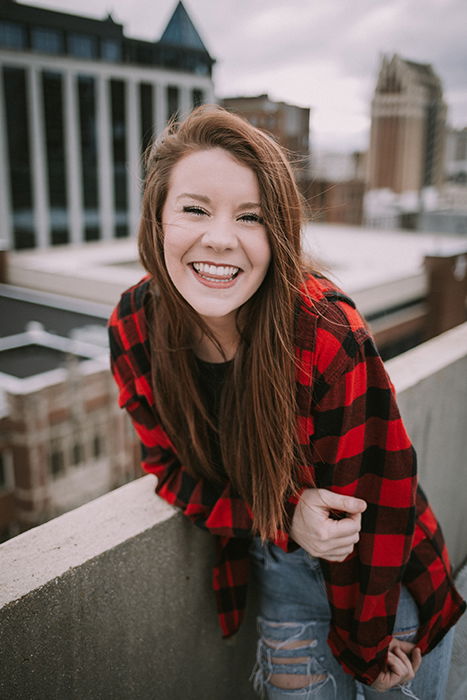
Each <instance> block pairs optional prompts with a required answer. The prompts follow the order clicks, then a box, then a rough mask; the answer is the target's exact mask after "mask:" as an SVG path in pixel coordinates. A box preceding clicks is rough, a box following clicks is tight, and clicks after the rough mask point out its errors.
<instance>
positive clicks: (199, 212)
mask: <svg viewBox="0 0 467 700" xmlns="http://www.w3.org/2000/svg"><path fill="white" fill-rule="evenodd" d="M183 211H184V213H185V214H195V215H196V216H203V215H204V214H207V212H205V211H204V209H201V207H183Z"/></svg>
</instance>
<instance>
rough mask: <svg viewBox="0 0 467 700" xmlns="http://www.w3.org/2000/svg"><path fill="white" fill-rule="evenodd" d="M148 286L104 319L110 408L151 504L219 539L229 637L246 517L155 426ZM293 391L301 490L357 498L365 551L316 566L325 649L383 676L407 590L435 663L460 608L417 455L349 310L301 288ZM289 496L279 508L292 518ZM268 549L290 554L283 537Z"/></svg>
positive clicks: (347, 665) (312, 285) (238, 599)
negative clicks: (127, 420)
mask: <svg viewBox="0 0 467 700" xmlns="http://www.w3.org/2000/svg"><path fill="white" fill-rule="evenodd" d="M150 285H151V279H150V278H149V277H145V278H143V280H141V281H140V282H139V283H138V284H137V285H135V286H134V287H132V288H130V289H129V290H127V291H126V292H124V293H123V295H122V297H121V300H120V302H119V304H118V305H117V307H116V308H115V310H114V312H113V313H112V316H111V318H110V320H109V337H110V352H111V367H112V372H113V375H114V377H115V380H116V382H117V385H118V388H119V404H120V406H121V407H122V408H125V409H126V410H127V411H128V413H129V414H130V416H131V419H132V421H133V425H134V427H135V430H136V432H137V434H138V436H139V438H140V440H141V445H142V467H143V469H144V470H145V471H146V472H149V473H152V474H155V475H156V476H157V486H156V493H158V494H159V496H161V497H162V498H164V499H165V500H166V501H168V502H169V503H171V504H173V505H174V506H177V507H178V508H180V509H181V510H182V511H183V513H184V514H185V515H186V516H187V517H188V518H190V519H191V520H192V521H193V522H194V523H195V524H196V525H198V526H199V527H201V528H203V529H205V530H207V531H209V532H210V533H212V534H213V535H215V536H216V539H217V562H216V565H215V567H214V570H213V588H214V591H215V595H216V601H217V609H218V616H219V622H220V626H221V629H222V632H223V635H224V636H225V637H227V636H230V635H232V634H233V633H234V632H236V631H237V630H238V628H239V626H240V623H241V620H242V617H243V613H244V609H245V605H246V596H247V586H248V570H249V566H248V546H249V539H250V538H251V536H252V534H253V533H252V517H251V510H250V508H249V506H248V504H247V503H245V502H244V501H243V500H242V499H241V498H240V497H239V495H238V494H237V493H235V491H234V490H233V488H232V486H231V485H230V483H229V482H228V481H226V482H225V483H224V484H223V485H222V486H218V485H213V484H211V483H209V482H208V481H206V480H204V479H195V478H193V477H192V476H190V475H189V474H188V472H187V471H186V469H185V467H184V466H183V465H182V464H181V463H180V460H179V458H178V456H177V454H176V452H175V449H174V447H173V445H172V443H171V441H170V438H169V436H168V435H167V433H166V432H165V430H164V428H163V426H162V425H161V422H160V419H159V416H158V413H157V406H155V405H154V397H153V392H152V388H151V368H150V351H149V334H148V327H147V321H146V319H147V317H148V305H149V304H150V303H151V299H152V295H151V294H149V290H150ZM295 345H296V348H295V352H296V390H297V428H298V440H299V442H300V444H301V445H302V448H303V454H304V459H303V462H304V463H303V464H300V465H299V469H298V472H299V480H300V484H299V486H300V489H299V493H300V492H301V490H303V489H304V488H307V487H310V486H312V485H316V486H319V487H321V488H326V489H330V490H332V491H335V492H337V493H341V494H348V495H351V496H356V497H359V498H362V499H364V500H365V501H366V503H367V509H366V511H365V512H364V514H363V517H362V530H361V533H360V541H359V542H358V544H357V545H356V547H355V549H354V551H353V552H352V554H351V555H350V556H349V557H347V559H346V560H345V561H344V562H340V563H331V562H328V561H324V560H322V561H321V567H322V570H323V574H324V577H325V581H326V588H327V594H328V598H329V603H330V607H331V627H330V633H329V638H328V643H329V645H330V647H331V649H332V651H333V653H334V655H335V656H336V658H337V659H338V660H339V662H340V663H341V665H342V666H343V668H344V669H345V670H346V671H347V672H349V673H351V674H352V675H353V676H355V677H356V678H357V679H358V680H361V681H362V682H364V683H367V684H371V683H372V682H373V681H374V680H375V678H376V677H377V675H378V674H379V672H380V671H381V670H382V668H383V667H384V664H385V661H386V658H387V652H388V645H389V642H390V639H391V634H392V630H393V625H394V620H395V614H396V609H397V604H398V599H399V593H400V586H401V584H402V583H403V584H404V585H405V586H407V588H408V589H409V590H410V592H411V593H412V595H413V597H414V598H415V600H416V602H417V604H418V607H419V611H420V626H419V631H418V639H417V644H418V646H419V647H420V649H421V651H422V653H424V654H425V653H427V652H428V651H430V650H431V649H432V648H433V647H434V646H435V645H436V644H437V643H438V642H439V641H440V640H441V638H442V637H443V636H444V634H445V633H446V632H447V630H448V629H449V628H450V627H451V626H452V625H453V624H454V623H455V622H456V620H457V619H458V618H459V617H460V615H461V614H462V612H463V611H464V609H465V603H464V601H463V600H462V599H461V598H460V596H459V594H458V593H457V591H456V590H455V588H454V585H453V582H452V577H451V569H450V564H449V559H448V555H447V551H446V546H445V543H444V539H443V535H442V533H441V530H440V527H439V524H438V522H437V520H436V518H435V516H434V514H433V512H432V510H431V508H430V506H429V504H428V502H427V500H426V498H425V495H424V494H423V491H422V490H421V488H420V487H419V486H418V485H417V478H416V456H415V452H414V449H413V447H412V445H411V442H410V440H409V438H408V436H407V433H406V431H405V428H404V426H403V423H402V421H401V418H400V415H399V411H398V409H397V405H396V401H395V395H394V389H393V387H392V385H391V382H390V380H389V378H388V376H387V374H386V371H385V369H384V365H383V363H382V361H381V358H380V357H379V355H378V352H377V350H376V348H375V346H374V343H373V340H372V338H371V336H370V334H369V332H368V331H367V329H366V326H365V324H364V322H363V321H362V319H361V317H360V316H359V314H358V312H357V311H356V309H355V307H354V304H353V302H352V301H351V300H350V299H349V298H348V297H346V296H345V295H344V294H343V293H342V292H341V291H340V290H339V289H338V288H337V287H335V286H334V285H333V284H332V283H331V282H329V281H328V280H325V279H323V278H321V277H318V276H310V277H309V278H308V280H307V284H306V288H305V289H304V290H302V294H301V297H300V299H298V300H297V313H296V342H295ZM297 500H298V498H297V496H295V497H290V498H289V499H288V502H287V504H286V508H287V512H288V515H289V521H290V518H292V516H293V512H294V508H295V505H296V503H297ZM276 544H278V545H279V546H281V547H282V548H283V549H284V550H285V551H289V549H293V548H294V547H295V546H296V545H295V543H294V542H293V541H292V540H291V539H290V538H289V536H288V533H287V532H280V533H279V535H278V537H277V539H276Z"/></svg>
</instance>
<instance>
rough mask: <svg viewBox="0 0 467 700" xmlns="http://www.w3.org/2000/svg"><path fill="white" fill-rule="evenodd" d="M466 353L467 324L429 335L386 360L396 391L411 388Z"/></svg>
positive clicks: (400, 391)
mask: <svg viewBox="0 0 467 700" xmlns="http://www.w3.org/2000/svg"><path fill="white" fill-rule="evenodd" d="M466 354H467V323H463V324H462V325H460V326H456V327H455V328H452V329H451V330H449V331H446V333H442V334H441V335H438V336H436V338H431V340H428V341H427V342H426V343H422V344H421V345H418V346H417V347H416V348H412V350H408V351H407V352H404V353H402V354H401V355H398V356H397V357H394V358H393V359H392V360H389V361H388V362H387V363H386V367H387V370H388V372H389V374H390V375H391V377H392V380H393V382H394V385H395V387H396V390H397V392H398V393H402V392H404V391H406V390H407V389H410V388H413V387H414V386H415V385H416V384H418V383H419V382H421V381H423V380H424V379H428V378H429V377H432V376H433V375H435V374H437V373H438V372H440V371H442V370H443V369H445V368H446V367H449V365H452V364H453V363H455V362H457V361H459V360H462V358H464V357H465V356H466Z"/></svg>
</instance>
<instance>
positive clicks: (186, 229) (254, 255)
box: [162, 148, 271, 328]
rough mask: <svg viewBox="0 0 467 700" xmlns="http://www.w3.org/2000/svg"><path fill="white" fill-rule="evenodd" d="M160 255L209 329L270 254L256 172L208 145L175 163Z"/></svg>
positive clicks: (260, 273) (249, 286)
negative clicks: (206, 148)
mask: <svg viewBox="0 0 467 700" xmlns="http://www.w3.org/2000/svg"><path fill="white" fill-rule="evenodd" d="M162 229H163V234H164V257H165V264H166V267H167V271H168V273H169V276H170V278H171V280H172V282H173V284H174V285H175V287H176V288H177V289H178V291H179V292H180V294H181V295H182V297H184V299H185V300H186V301H187V302H188V303H189V304H190V306H192V307H193V309H194V310H195V311H197V312H198V313H199V314H200V316H202V317H203V319H204V320H205V322H206V323H207V324H208V325H210V326H211V327H213V328H214V327H215V326H216V325H218V322H219V321H221V320H223V321H227V322H229V323H230V322H231V323H232V324H233V326H235V313H236V311H237V309H239V308H240V307H241V306H242V305H243V304H245V302H247V301H248V299H250V298H251V297H252V296H253V294H254V293H255V292H256V290H257V289H258V288H259V287H260V285H261V283H262V282H263V280H264V277H265V275H266V272H267V269H268V266H269V262H270V259H271V250H270V246H269V241H268V236H267V233H266V228H265V226H264V223H263V219H262V213H261V207H260V193H259V186H258V180H257V178H256V175H255V173H254V172H253V171H252V170H251V169H250V168H248V167H247V166H245V165H242V164H241V163H239V162H238V161H236V160H235V159H234V158H233V157H232V156H231V155H230V154H229V153H228V151H225V150H224V149H222V148H212V149H209V150H204V151H196V152H194V153H190V154H188V155H186V156H184V157H183V158H182V159H181V160H179V161H178V163H177V164H176V165H175V166H174V168H173V170H172V173H171V176H170V181H169V187H168V192H167V198H166V201H165V204H164V207H163V209H162Z"/></svg>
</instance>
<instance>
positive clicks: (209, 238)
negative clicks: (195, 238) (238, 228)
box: [202, 218, 238, 250]
mask: <svg viewBox="0 0 467 700" xmlns="http://www.w3.org/2000/svg"><path fill="white" fill-rule="evenodd" d="M202 240H203V243H204V245H206V246H208V247H210V248H213V249H214V250H232V249H233V248H236V247H237V245H238V240H237V235H236V232H235V230H234V224H233V223H232V221H230V220H225V219H220V218H219V219H212V220H211V221H210V222H209V225H208V227H207V228H206V231H205V232H204V234H203V239H202Z"/></svg>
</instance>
